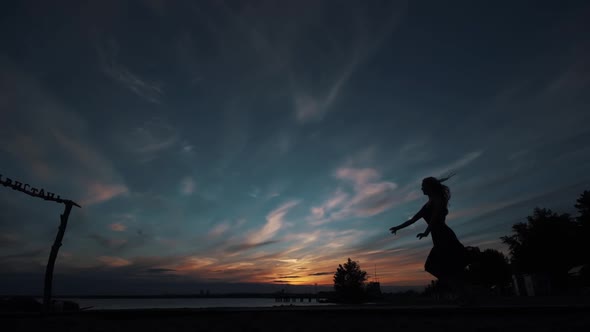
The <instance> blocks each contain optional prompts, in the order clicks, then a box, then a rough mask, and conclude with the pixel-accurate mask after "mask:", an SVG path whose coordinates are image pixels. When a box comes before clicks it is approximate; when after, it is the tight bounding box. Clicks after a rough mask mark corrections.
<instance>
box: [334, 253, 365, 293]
mask: <svg viewBox="0 0 590 332" xmlns="http://www.w3.org/2000/svg"><path fill="white" fill-rule="evenodd" d="M366 280H367V272H365V271H363V270H361V267H360V265H359V264H358V263H357V262H355V261H353V260H351V259H350V258H348V261H347V262H346V263H344V264H340V265H338V269H336V273H335V274H334V290H335V291H336V295H337V296H338V299H339V300H340V301H343V302H351V303H360V302H362V301H363V300H364V299H365V281H366Z"/></svg>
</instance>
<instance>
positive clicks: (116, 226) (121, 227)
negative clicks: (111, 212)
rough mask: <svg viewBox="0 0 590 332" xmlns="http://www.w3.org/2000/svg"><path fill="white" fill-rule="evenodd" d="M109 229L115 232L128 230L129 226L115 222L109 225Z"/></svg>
mask: <svg viewBox="0 0 590 332" xmlns="http://www.w3.org/2000/svg"><path fill="white" fill-rule="evenodd" d="M109 229H110V230H112V231H114V232H124V231H126V230H127V226H125V225H123V224H121V223H113V224H110V225H109Z"/></svg>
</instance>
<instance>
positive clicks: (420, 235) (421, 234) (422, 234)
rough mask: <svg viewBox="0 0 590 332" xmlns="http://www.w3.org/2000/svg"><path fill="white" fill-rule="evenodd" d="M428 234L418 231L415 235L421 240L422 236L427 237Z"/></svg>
mask: <svg viewBox="0 0 590 332" xmlns="http://www.w3.org/2000/svg"><path fill="white" fill-rule="evenodd" d="M427 236H428V234H427V233H418V235H416V237H417V238H418V239H419V240H421V239H422V238H423V237H427Z"/></svg>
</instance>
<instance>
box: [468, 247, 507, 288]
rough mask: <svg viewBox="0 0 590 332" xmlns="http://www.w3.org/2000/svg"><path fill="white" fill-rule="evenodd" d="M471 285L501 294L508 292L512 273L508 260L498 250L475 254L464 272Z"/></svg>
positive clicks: (487, 250)
mask: <svg viewBox="0 0 590 332" xmlns="http://www.w3.org/2000/svg"><path fill="white" fill-rule="evenodd" d="M466 276H467V280H468V281H469V282H470V283H471V284H472V285H477V286H481V287H483V288H484V289H486V290H487V291H493V292H494V293H496V294H503V293H506V292H508V291H509V288H510V282H511V280H512V272H511V267H510V264H509V263H508V258H507V257H506V256H504V254H503V253H501V252H500V251H498V250H494V249H486V250H484V251H483V252H480V253H479V254H477V255H476V256H475V257H474V259H473V260H472V262H471V264H470V265H469V267H468V269H467V271H466Z"/></svg>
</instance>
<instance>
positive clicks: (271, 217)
mask: <svg viewBox="0 0 590 332" xmlns="http://www.w3.org/2000/svg"><path fill="white" fill-rule="evenodd" d="M297 204H299V201H297V200H293V201H289V202H287V203H284V204H283V205H281V206H280V207H278V208H277V209H275V210H273V211H271V212H270V213H269V214H268V215H267V216H266V223H265V224H264V226H263V227H262V229H260V230H259V231H257V232H254V233H252V234H250V235H249V236H248V239H247V242H248V243H261V242H264V241H267V240H269V239H271V238H272V237H273V236H274V235H275V234H277V232H278V231H279V230H280V229H281V228H282V227H283V226H284V224H285V215H286V214H287V213H288V212H289V210H290V209H291V208H293V207H294V206H296V205H297Z"/></svg>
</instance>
